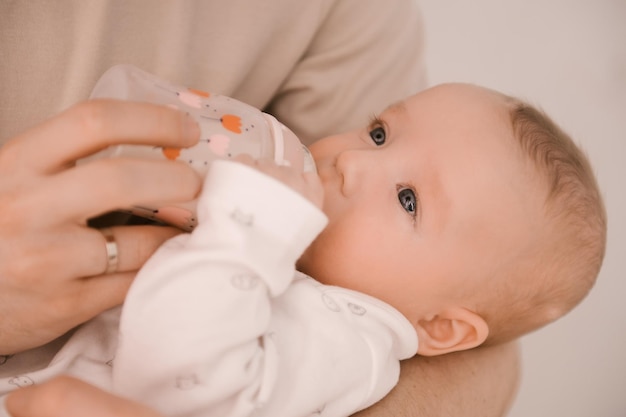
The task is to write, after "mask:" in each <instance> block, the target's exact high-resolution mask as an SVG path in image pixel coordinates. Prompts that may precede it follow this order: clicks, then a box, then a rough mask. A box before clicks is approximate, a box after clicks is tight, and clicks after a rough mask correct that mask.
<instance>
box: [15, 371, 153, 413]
mask: <svg viewBox="0 0 626 417" xmlns="http://www.w3.org/2000/svg"><path fill="white" fill-rule="evenodd" d="M6 409H7V411H8V412H9V414H11V416H13V417H85V416H90V417H163V416H162V415H160V414H159V413H157V412H156V411H154V410H151V409H149V408H148V407H145V406H143V405H140V404H138V403H135V402H132V401H129V400H126V399H123V398H120V397H117V396H115V395H113V394H110V393H108V392H105V391H102V390H101V389H99V388H96V387H94V386H92V385H89V384H87V383H86V382H82V381H79V380H78V379H75V378H71V377H68V376H61V377H56V378H54V379H52V380H50V381H48V382H46V383H44V384H40V385H32V386H30V387H26V388H20V389H19V390H17V391H15V392H13V393H11V394H10V395H9V396H8V397H7V399H6Z"/></svg>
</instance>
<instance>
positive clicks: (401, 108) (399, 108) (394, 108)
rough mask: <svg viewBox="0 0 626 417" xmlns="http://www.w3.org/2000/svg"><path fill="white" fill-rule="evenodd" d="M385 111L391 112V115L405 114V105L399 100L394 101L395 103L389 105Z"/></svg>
mask: <svg viewBox="0 0 626 417" xmlns="http://www.w3.org/2000/svg"><path fill="white" fill-rule="evenodd" d="M385 111H388V112H391V113H403V112H406V105H405V104H404V101H402V100H400V101H396V102H395V103H392V104H390V105H389V106H388V107H387V108H386V109H385Z"/></svg>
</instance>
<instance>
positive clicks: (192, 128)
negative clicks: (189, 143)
mask: <svg viewBox="0 0 626 417" xmlns="http://www.w3.org/2000/svg"><path fill="white" fill-rule="evenodd" d="M183 129H184V131H183V135H184V136H185V139H188V140H193V141H197V140H198V139H199V138H200V125H199V124H198V122H196V120H195V119H194V118H193V117H191V116H190V115H189V114H187V115H186V117H185V125H184V127H183Z"/></svg>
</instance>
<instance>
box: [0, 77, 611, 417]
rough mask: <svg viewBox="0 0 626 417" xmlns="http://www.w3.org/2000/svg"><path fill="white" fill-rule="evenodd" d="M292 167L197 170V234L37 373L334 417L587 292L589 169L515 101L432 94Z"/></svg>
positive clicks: (181, 241)
mask: <svg viewBox="0 0 626 417" xmlns="http://www.w3.org/2000/svg"><path fill="white" fill-rule="evenodd" d="M310 151H311V153H312V155H313V157H314V159H315V163H316V166H317V172H318V175H319V177H318V176H316V175H315V174H312V173H304V174H303V173H301V172H300V171H298V170H296V169H294V168H293V167H288V166H277V165H276V164H273V163H270V162H267V161H264V160H260V161H254V160H252V159H250V158H245V157H243V158H239V161H238V162H233V161H216V162H214V163H213V165H212V167H211V169H210V171H209V173H208V175H207V177H206V180H205V185H204V189H203V192H202V193H201V195H200V198H199V203H198V226H197V227H196V229H195V230H194V231H193V232H192V233H191V234H185V235H180V236H177V237H176V238H174V239H172V240H170V241H169V242H167V243H166V244H164V245H163V246H162V247H161V248H160V249H159V250H158V251H157V253H156V254H155V255H154V256H153V257H152V258H151V259H150V260H149V261H148V263H147V264H146V265H145V266H144V268H143V269H142V271H141V272H140V273H139V275H138V276H137V278H136V280H135V282H134V283H133V286H132V288H131V290H130V292H129V294H128V297H127V300H126V302H125V305H124V307H123V311H122V314H121V319H120V318H119V317H118V312H117V311H116V310H113V311H110V312H108V313H106V314H104V315H102V316H100V317H98V318H97V319H95V320H94V321H92V322H91V323H89V324H88V325H85V326H83V327H82V328H80V329H79V330H78V331H77V332H76V333H75V334H74V335H73V340H74V343H71V342H72V340H70V343H68V344H67V345H66V346H65V347H64V348H63V349H62V350H61V352H60V353H59V354H58V355H57V358H55V360H54V361H53V364H57V363H63V369H64V370H65V371H66V372H70V373H72V374H74V375H79V376H83V377H84V378H86V379H87V380H89V381H91V382H94V383H97V384H100V385H101V386H104V387H106V388H109V389H112V390H115V391H117V392H119V393H121V394H123V395H127V396H129V397H131V398H134V399H138V400H141V401H143V402H145V403H148V404H150V405H151V406H153V407H155V408H156V409H157V410H159V411H161V412H162V413H164V414H165V415H168V416H170V417H171V416H177V415H180V416H209V415H211V416H212V415H215V416H226V415H229V416H244V415H260V416H290V417H291V416H310V415H324V416H346V415H350V414H352V413H354V412H356V411H357V410H360V409H363V408H366V407H368V406H369V405H371V404H373V403H375V402H376V401H378V400H379V399H381V398H382V397H383V396H385V395H386V394H387V393H388V392H389V390H390V389H391V388H392V387H393V386H394V384H395V383H396V381H397V379H398V374H399V361H400V360H402V359H406V358H409V357H411V356H413V355H415V354H420V355H428V356H429V355H441V354H445V353H449V352H454V351H459V350H464V349H471V348H474V347H477V346H480V345H483V344H495V343H502V342H505V341H508V340H511V339H514V338H517V337H519V336H521V335H523V334H525V333H528V332H530V331H532V330H535V329H537V328H539V327H541V326H543V325H545V324H547V323H550V322H552V321H554V320H556V319H557V318H559V317H561V316H563V315H564V314H565V313H567V312H568V311H569V310H570V309H572V308H573V307H574V306H575V305H576V304H577V303H578V302H580V301H581V300H582V299H583V298H584V297H585V295H586V294H587V293H588V291H589V290H590V288H591V287H592V286H593V284H594V282H595V279H596V277H597V275H598V271H599V269H600V265H601V262H602V258H603V254H604V246H605V239H606V216H605V212H604V207H603V204H602V200H601V196H600V193H599V190H598V187H597V185H596V182H595V179H594V176H593V173H592V170H591V168H590V166H589V163H588V161H587V160H586V158H585V157H584V155H583V154H582V153H581V152H580V150H579V149H578V148H577V147H576V146H575V145H574V143H573V142H572V141H571V139H569V138H568V137H567V135H565V134H564V133H563V132H562V131H561V130H560V129H559V128H558V127H556V126H555V125H554V124H553V123H552V122H551V121H550V120H549V119H548V118H547V117H546V116H544V115H543V114H542V113H541V112H539V111H537V110H535V109H534V108H532V107H530V106H529V105H527V104H525V103H523V102H521V101H519V100H517V99H513V98H510V97H507V96H504V95H502V94H499V93H497V92H494V91H491V90H487V89H484V88H481V87H477V86H472V85H465V84H447V85H441V86H437V87H434V88H431V89H429V90H426V91H424V92H422V93H419V94H417V95H415V96H412V97H410V98H408V99H406V100H404V101H401V102H399V103H396V104H394V105H392V106H390V107H389V108H387V110H385V111H384V112H383V113H382V114H380V116H379V117H376V118H374V119H373V120H372V121H370V123H369V124H368V125H367V126H365V127H364V128H362V129H359V130H357V131H354V132H348V133H345V134H340V135H336V136H332V137H328V138H324V139H321V140H319V141H318V142H316V143H314V144H313V145H312V146H311V147H310ZM118 319H119V321H118ZM118 323H119V340H117V339H116V335H117V325H118ZM94 339H95V340H97V341H98V342H97V343H95V342H94ZM113 357H114V358H113ZM113 359H114V360H113ZM108 360H111V361H112V362H111V361H108ZM107 361H108V362H107ZM109 366H111V368H112V371H111V370H110V369H109ZM49 369H50V368H47V369H44V370H42V371H38V372H42V374H41V377H44V376H45V377H48V376H49V375H48V374H45V372H46V371H49ZM111 373H112V377H111ZM36 374H37V373H34V374H31V375H30V376H29V375H26V374H24V375H14V376H13V379H12V380H13V381H17V380H21V381H24V380H26V379H25V378H30V379H31V380H35V379H36V378H37V377H39V376H37V375H36ZM16 378H21V379H16ZM7 381H8V378H7ZM8 383H11V382H10V381H8Z"/></svg>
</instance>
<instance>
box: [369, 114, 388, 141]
mask: <svg viewBox="0 0 626 417" xmlns="http://www.w3.org/2000/svg"><path fill="white" fill-rule="evenodd" d="M368 134H369V135H370V138H372V140H373V141H374V143H375V144H376V146H381V145H384V144H385V142H386V141H387V132H386V131H385V124H384V123H383V122H382V120H380V119H379V118H378V117H375V118H373V119H372V121H371V122H370V127H369V132H368Z"/></svg>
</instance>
